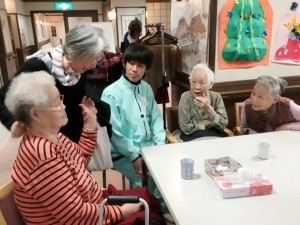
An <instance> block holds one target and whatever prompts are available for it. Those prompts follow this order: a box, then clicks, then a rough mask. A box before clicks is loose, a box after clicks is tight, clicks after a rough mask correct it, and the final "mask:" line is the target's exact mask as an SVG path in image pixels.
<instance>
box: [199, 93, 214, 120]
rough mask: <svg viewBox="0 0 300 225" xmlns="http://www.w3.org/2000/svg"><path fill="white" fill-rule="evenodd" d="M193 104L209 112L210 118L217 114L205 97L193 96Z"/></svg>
mask: <svg viewBox="0 0 300 225" xmlns="http://www.w3.org/2000/svg"><path fill="white" fill-rule="evenodd" d="M194 103H195V105H197V106H199V107H200V108H202V109H204V110H206V111H207V112H208V113H209V114H210V120H213V119H214V117H215V115H216V114H217V113H216V111H215V110H214V108H213V107H212V106H211V105H210V102H209V100H208V98H207V97H202V96H197V97H195V98H194Z"/></svg>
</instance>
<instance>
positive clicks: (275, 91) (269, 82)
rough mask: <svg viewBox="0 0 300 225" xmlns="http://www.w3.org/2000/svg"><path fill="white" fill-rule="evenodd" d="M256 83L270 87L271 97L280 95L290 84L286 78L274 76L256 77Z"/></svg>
mask: <svg viewBox="0 0 300 225" xmlns="http://www.w3.org/2000/svg"><path fill="white" fill-rule="evenodd" d="M256 83H257V84H262V85H265V86H266V87H268V88H269V96H270V98H271V99H272V98H275V97H277V96H278V95H279V96H280V95H281V94H282V93H283V92H284V90H285V88H286V87H287V85H288V83H287V82H286V80H284V79H282V78H279V77H273V76H260V77H258V78H257V79H256Z"/></svg>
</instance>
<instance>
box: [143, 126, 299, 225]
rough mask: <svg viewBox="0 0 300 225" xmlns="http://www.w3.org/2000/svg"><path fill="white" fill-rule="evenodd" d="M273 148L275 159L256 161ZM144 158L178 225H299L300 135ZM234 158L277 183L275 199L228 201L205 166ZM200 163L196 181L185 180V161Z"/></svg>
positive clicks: (160, 150)
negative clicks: (260, 150) (263, 145)
mask: <svg viewBox="0 0 300 225" xmlns="http://www.w3.org/2000/svg"><path fill="white" fill-rule="evenodd" d="M262 141H264V142H269V143H270V144H271V147H270V158H269V159H268V160H260V159H258V158H257V157H256V153H257V144H258V143H259V142H262ZM142 156H143V158H144V161H145V163H146V166H147V167H148V169H149V171H150V173H151V174H152V176H153V178H154V180H155V182H156V184H157V186H158V188H159V190H160V191H161V194H162V196H163V198H164V200H165V201H166V203H167V206H168V208H169V210H170V212H171V214H172V216H173V218H174V220H175V222H176V224H177V225H198V224H199V225H223V224H224V225H299V224H300V216H299V212H300V193H299V191H300V132H297V131H281V132H272V133H265V134H254V135H244V136H236V137H228V138H219V139H213V140H203V141H197V142H187V143H180V144H166V145H160V146H153V147H147V148H143V149H142ZM223 156H230V157H232V158H233V159H235V160H237V161H238V162H239V163H240V164H242V166H244V167H249V168H253V169H255V170H257V171H259V172H261V173H262V174H263V175H264V176H265V177H266V178H268V179H269V180H270V181H271V182H272V183H273V193H272V194H270V195H261V196H252V197H243V198H231V199H222V197H221V195H220V194H219V192H218V191H217V188H216V187H215V186H214V183H213V180H212V178H210V177H209V176H208V175H207V174H206V173H205V171H204V160H205V159H210V158H220V157H223ZM182 158H192V159H194V161H195V168H194V172H195V174H194V179H193V180H183V179H181V177H180V159H182Z"/></svg>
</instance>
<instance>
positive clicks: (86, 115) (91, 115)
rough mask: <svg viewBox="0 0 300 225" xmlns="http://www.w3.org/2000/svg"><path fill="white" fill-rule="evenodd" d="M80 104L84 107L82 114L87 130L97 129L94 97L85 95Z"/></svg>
mask: <svg viewBox="0 0 300 225" xmlns="http://www.w3.org/2000/svg"><path fill="white" fill-rule="evenodd" d="M79 106H80V107H81V108H82V116H83V122H84V128H85V129H87V130H95V129H96V127H97V116H96V114H97V109H96V107H95V103H94V102H93V100H92V99H90V98H87V97H84V98H83V99H82V102H81V104H79Z"/></svg>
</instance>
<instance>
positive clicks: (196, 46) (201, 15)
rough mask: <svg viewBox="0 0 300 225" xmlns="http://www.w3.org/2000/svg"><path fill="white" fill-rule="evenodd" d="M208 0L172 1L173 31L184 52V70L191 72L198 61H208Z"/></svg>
mask: <svg viewBox="0 0 300 225" xmlns="http://www.w3.org/2000/svg"><path fill="white" fill-rule="evenodd" d="M209 2H210V1H208V0H189V1H180V2H178V1H175V0H172V2H171V32H172V35H174V36H175V37H176V38H177V40H178V44H177V45H178V47H179V48H180V50H181V53H182V70H183V72H185V73H190V72H191V71H192V69H193V67H194V66H195V65H196V64H198V63H200V62H201V63H207V41H208V39H207V34H208V19H209Z"/></svg>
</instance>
